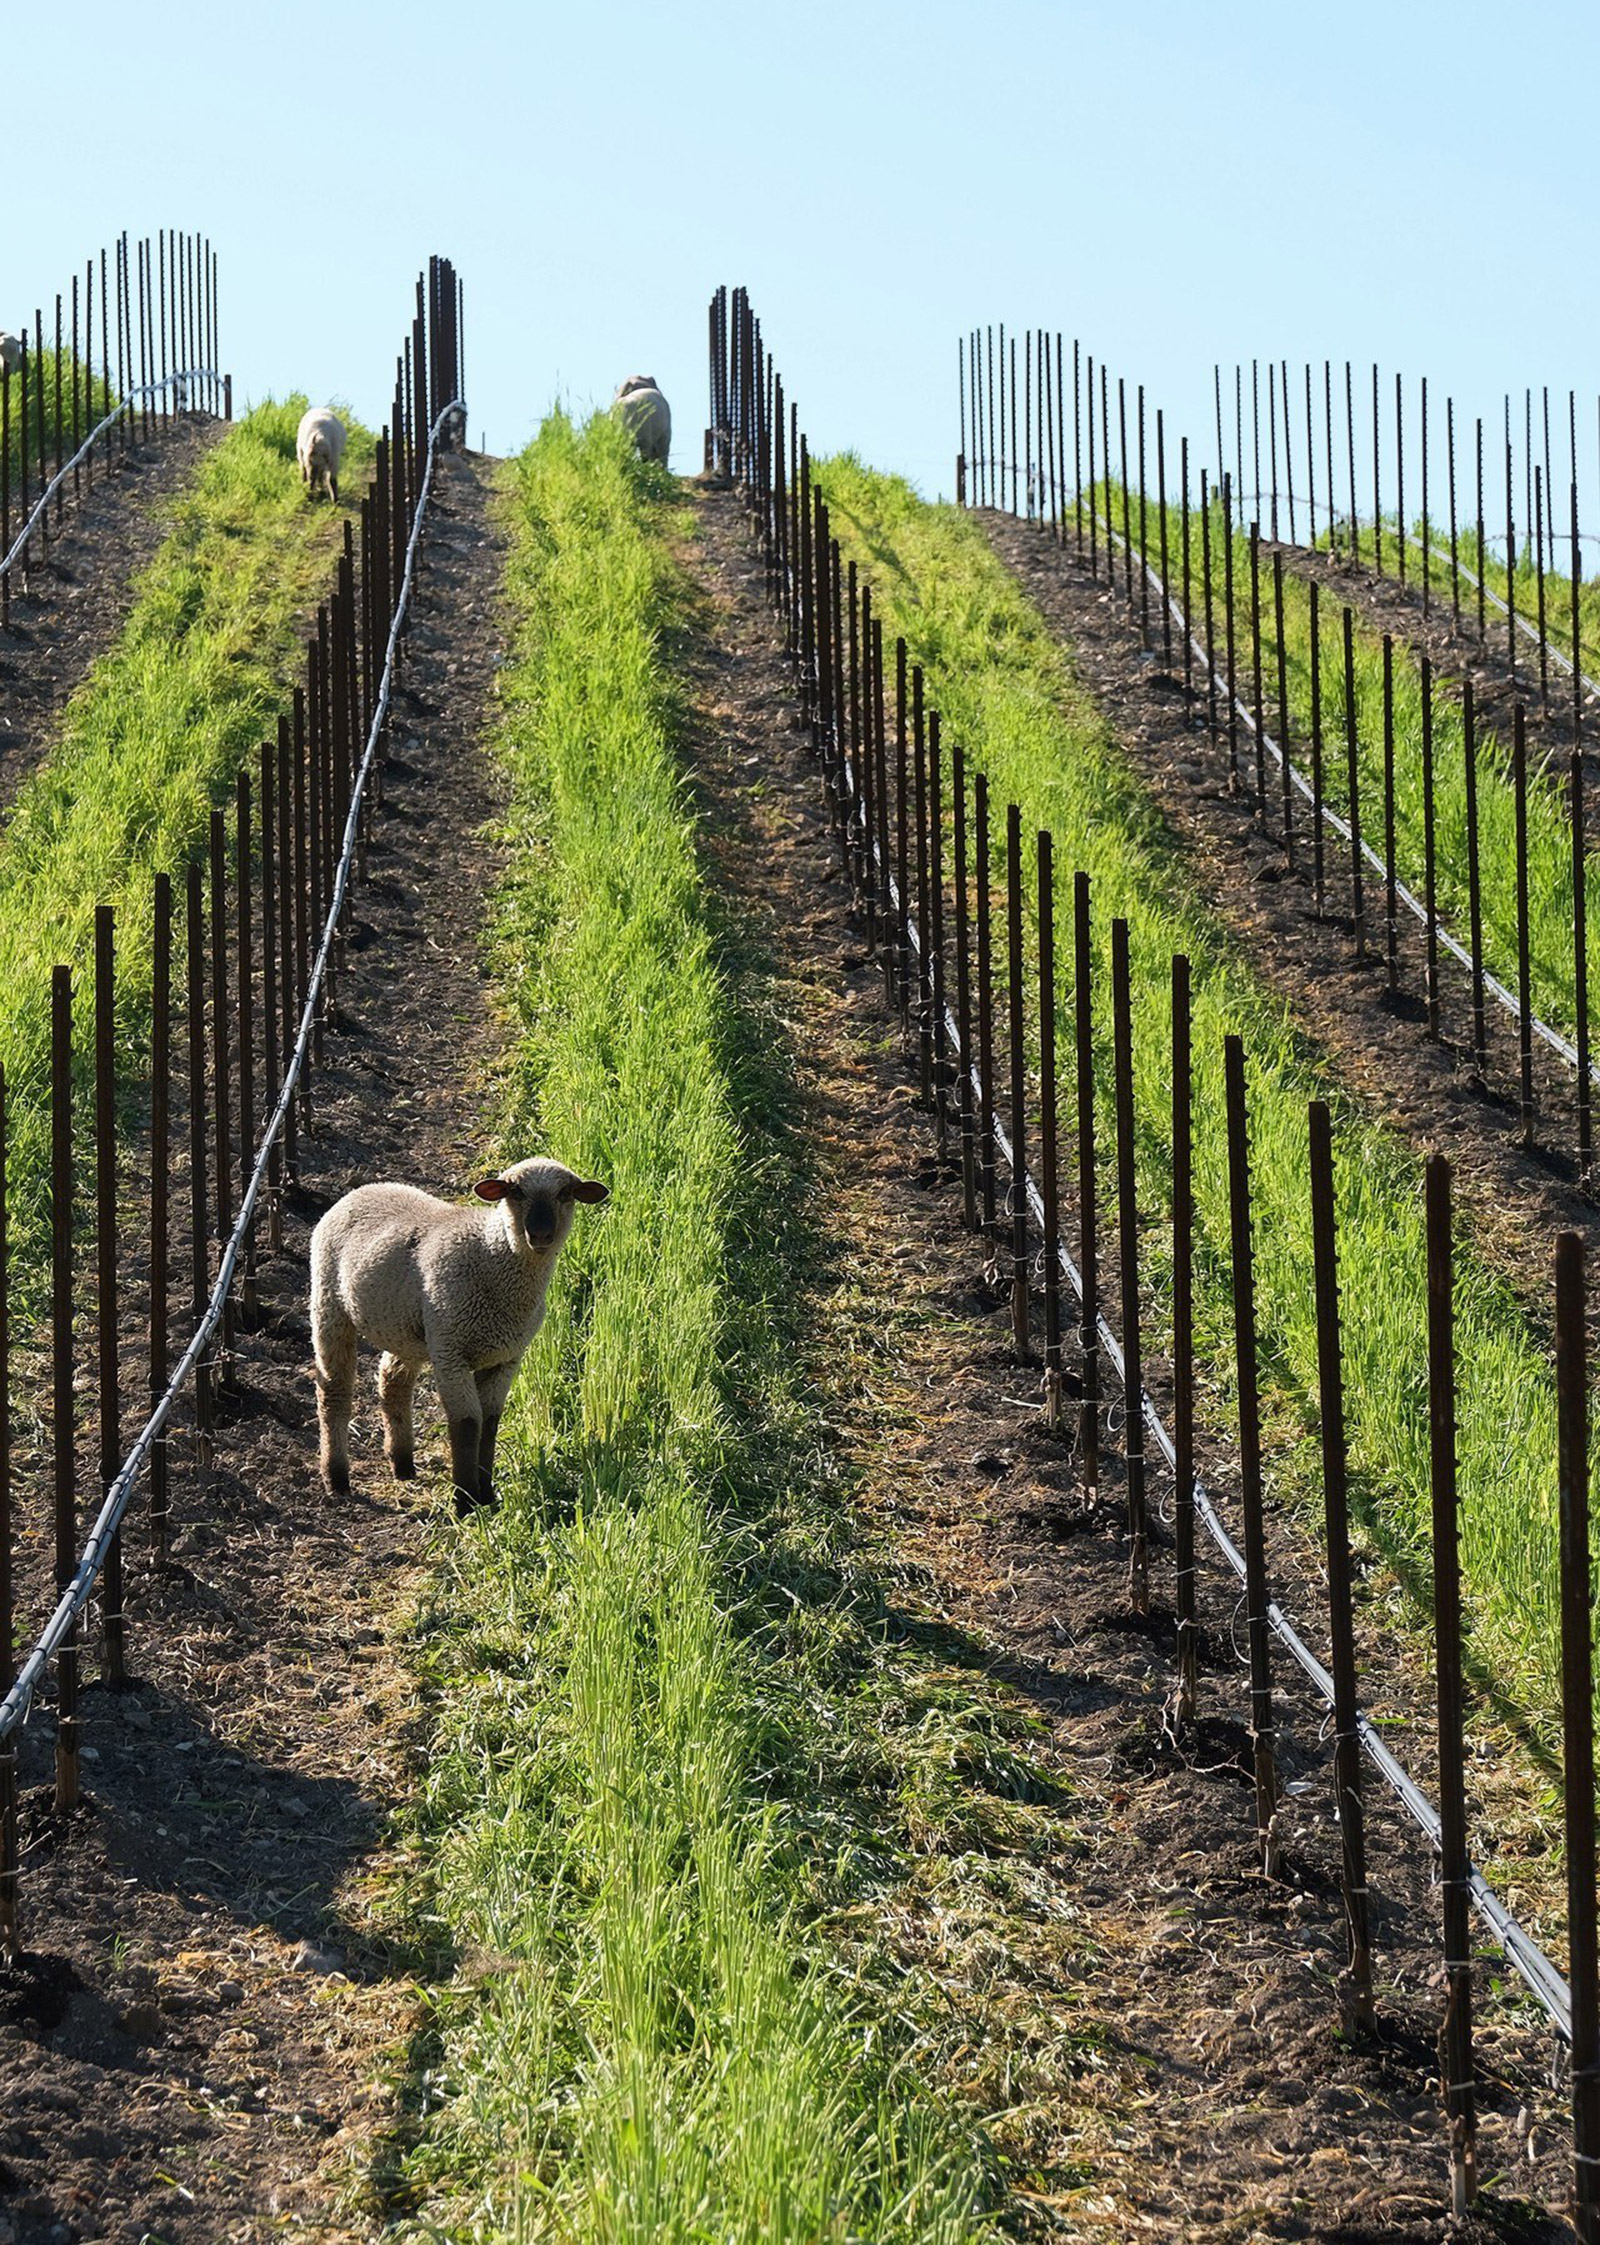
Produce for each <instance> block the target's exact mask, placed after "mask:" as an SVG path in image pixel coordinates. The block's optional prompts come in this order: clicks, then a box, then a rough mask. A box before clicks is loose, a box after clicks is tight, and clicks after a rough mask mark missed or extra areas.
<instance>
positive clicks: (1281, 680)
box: [1272, 547, 1294, 872]
mask: <svg viewBox="0 0 1600 2245" xmlns="http://www.w3.org/2000/svg"><path fill="white" fill-rule="evenodd" d="M1272 632H1273V645H1274V650H1275V654H1276V659H1277V669H1278V746H1279V747H1280V748H1281V749H1282V750H1283V761H1282V763H1281V764H1280V765H1279V767H1278V776H1279V780H1280V782H1281V791H1282V796H1283V854H1284V858H1285V860H1286V862H1287V864H1288V866H1289V870H1290V871H1291V872H1293V870H1294V781H1293V778H1292V775H1291V767H1290V762H1289V655H1288V650H1287V648H1286V647H1285V646H1284V641H1283V552H1282V549H1281V548H1280V547H1274V549H1273V554H1272Z"/></svg>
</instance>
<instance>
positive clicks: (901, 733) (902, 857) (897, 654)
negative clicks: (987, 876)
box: [893, 638, 921, 1036]
mask: <svg viewBox="0 0 1600 2245" xmlns="http://www.w3.org/2000/svg"><path fill="white" fill-rule="evenodd" d="M917 675H918V676H919V678H920V676H921V672H920V671H919V672H918V674H917ZM894 693H895V699H894V876H895V885H896V889H897V892H898V893H897V900H896V903H895V960H894V985H893V987H894V997H895V1002H896V1004H897V1005H898V1007H899V1010H900V1031H901V1035H902V1036H907V1035H909V1033H910V1028H911V898H910V894H909V888H910V878H911V874H910V866H911V859H910V827H909V820H910V815H911V801H910V798H911V789H910V784H909V783H910V773H909V771H908V769H907V759H908V754H909V750H908V744H907V738H906V643H905V641H904V639H900V638H897V639H896V640H895V643H894Z"/></svg>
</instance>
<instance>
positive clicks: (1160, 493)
mask: <svg viewBox="0 0 1600 2245" xmlns="http://www.w3.org/2000/svg"><path fill="white" fill-rule="evenodd" d="M1156 518H1157V521H1158V523H1159V525H1160V531H1161V537H1160V553H1161V660H1162V662H1163V664H1164V665H1165V667H1166V668H1167V669H1168V670H1169V671H1170V670H1171V668H1172V580H1171V576H1170V573H1169V572H1170V569H1171V562H1170V559H1169V556H1168V551H1167V427H1166V417H1165V415H1164V414H1163V413H1162V411H1161V408H1160V407H1159V406H1158V407H1157V408H1156ZM1184 615H1185V620H1186V621H1187V616H1188V609H1187V605H1186V606H1185V610H1184Z"/></svg>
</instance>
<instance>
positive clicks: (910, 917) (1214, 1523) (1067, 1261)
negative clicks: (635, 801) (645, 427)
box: [839, 579, 1572, 2043]
mask: <svg viewBox="0 0 1600 2245" xmlns="http://www.w3.org/2000/svg"><path fill="white" fill-rule="evenodd" d="M1156 581H1157V583H1158V584H1159V579H1157V580H1156ZM1162 590H1163V592H1164V590H1165V588H1164V587H1163V588H1162ZM839 763H840V767H841V771H842V775H843V787H844V792H845V794H846V797H847V800H848V803H849V806H850V813H849V815H850V816H851V818H852V819H855V820H858V821H859V822H860V825H859V829H858V830H860V831H864V832H865V833H866V835H867V838H868V851H869V855H870V858H871V861H872V863H873V864H874V865H875V866H877V868H878V870H879V872H880V874H881V875H882V877H883V878H884V879H885V881H886V884H887V893H888V899H889V902H890V904H891V906H892V907H893V908H894V909H895V911H896V912H898V911H899V910H900V905H901V899H900V888H899V883H898V882H897V881H896V879H895V874H894V868H893V867H892V866H891V865H888V864H886V863H885V862H884V860H883V858H882V857H881V855H880V853H879V850H878V843H877V837H876V835H875V834H873V832H872V822H871V820H870V819H869V818H862V815H861V814H862V810H863V806H862V802H861V798H860V796H859V795H858V793H857V789H856V782H855V774H854V773H853V771H852V770H851V768H850V759H849V757H848V756H844V755H841V756H840V758H839ZM1292 770H1293V767H1292V766H1291V772H1292ZM1343 831H1344V832H1345V833H1346V834H1348V832H1349V829H1348V828H1344V829H1343ZM902 925H903V926H904V927H905V929H906V932H907V935H908V938H909V941H910V946H911V950H912V952H913V954H914V955H915V957H916V959H917V960H918V961H919V963H920V962H921V960H922V959H923V958H924V956H925V946H924V941H923V936H922V931H921V929H920V927H919V926H918V924H917V920H916V916H915V913H914V911H913V910H912V907H911V900H910V899H909V898H908V899H907V900H906V907H905V911H904V916H903V920H902ZM944 1023H945V1034H946V1036H947V1037H948V1038H949V1040H950V1042H949V1050H950V1052H951V1053H952V1054H953V1055H954V1056H955V1058H956V1061H957V1063H958V1066H959V1067H961V1068H964V1069H965V1071H966V1075H967V1081H968V1083H969V1084H970V1085H971V1087H972V1091H973V1096H974V1098H975V1100H976V1101H977V1107H978V1112H980V1113H982V1112H983V1083H982V1076H981V1071H980V1070H979V1068H978V1066H977V1065H976V1063H975V1062H974V1060H973V1058H972V1056H971V1055H970V1054H969V1053H968V1052H966V1051H965V1050H964V1049H963V1046H962V1042H961V1028H960V1023H959V1022H958V1020H957V1018H956V1015H955V1013H954V1011H953V1010H952V1009H951V1007H950V1006H948V1005H946V1006H945V1008H944ZM989 1127H990V1129H991V1130H992V1131H993V1133H994V1139H995V1143H996V1145H997V1146H998V1147H999V1149H1000V1152H1001V1154H1002V1155H1003V1157H1004V1159H1005V1163H1006V1166H1007V1169H1008V1170H1009V1172H1010V1174H1011V1179H1012V1188H1013V1190H1015V1188H1016V1187H1017V1186H1018V1185H1019V1184H1020V1185H1021V1187H1022V1189H1023V1191H1024V1193H1025V1194H1026V1196H1027V1202H1028V1206H1029V1208H1030V1209H1031V1211H1032V1213H1033V1217H1034V1221H1035V1222H1036V1223H1037V1224H1038V1225H1039V1227H1040V1229H1041V1230H1043V1229H1044V1200H1043V1196H1042V1194H1041V1193H1040V1191H1039V1188H1038V1186H1037V1184H1036V1183H1035V1182H1034V1178H1033V1175H1032V1172H1031V1171H1030V1170H1029V1169H1028V1168H1027V1167H1026V1165H1025V1164H1024V1165H1023V1166H1022V1168H1021V1169H1020V1171H1019V1169H1018V1166H1017V1163H1016V1160H1015V1157H1014V1155H1013V1152H1012V1144H1011V1138H1010V1134H1009V1132H1008V1131H1007V1130H1006V1128H1005V1125H1004V1123H1003V1122H1002V1121H1001V1119H1000V1116H999V1115H998V1113H995V1112H992V1111H991V1112H990V1115H989ZM1047 1236H1048V1235H1047ZM1056 1252H1057V1256H1058V1259H1059V1263H1060V1268H1061V1271H1062V1274H1063V1275H1064V1277H1065V1278H1066V1280H1067V1283H1068V1284H1069V1285H1070V1286H1071V1288H1072V1290H1073V1292H1074V1294H1075V1295H1076V1296H1077V1299H1078V1301H1079V1303H1080V1304H1081V1303H1082V1301H1083V1276H1082V1273H1081V1272H1080V1270H1079V1269H1078V1266H1077V1264H1076V1262H1075V1261H1074V1260H1073V1257H1072V1255H1071V1252H1070V1251H1069V1249H1068V1248H1067V1247H1066V1245H1065V1243H1064V1242H1062V1241H1058V1242H1057V1250H1056ZM1095 1329H1096V1331H1097V1333H1098V1335H1099V1337H1100V1340H1101V1342H1102V1344H1103V1346H1104V1348H1105V1351H1106V1354H1107V1356H1108V1357H1109V1358H1110V1361H1111V1364H1112V1367H1113V1369H1114V1370H1115V1372H1116V1375H1117V1378H1118V1379H1119V1381H1121V1382H1122V1383H1123V1388H1124V1394H1125V1395H1126V1381H1127V1373H1126V1361H1127V1360H1126V1358H1125V1357H1124V1355H1123V1351H1122V1345H1121V1343H1120V1342H1119V1341H1118V1339H1117V1336H1116V1334H1115V1333H1114V1332H1113V1331H1112V1329H1111V1326H1110V1324H1109V1322H1108V1321H1107V1318H1106V1315H1105V1312H1104V1311H1103V1310H1100V1309H1098V1308H1097V1310H1096V1315H1095ZM1139 1406H1140V1412H1141V1416H1142V1417H1143V1420H1144V1423H1145V1425H1146V1426H1147V1427H1148V1429H1149V1431H1150V1433H1151V1435H1152V1437H1153V1438H1154V1440H1155V1443H1156V1445H1157V1447H1158V1449H1159V1450H1160V1452H1161V1455H1162V1456H1163V1458H1165V1460H1166V1462H1167V1466H1168V1469H1169V1470H1175V1469H1176V1466H1177V1462H1178V1453H1177V1449H1176V1446H1175V1444H1174V1442H1173V1440H1172V1437H1171V1435H1170V1434H1169V1433H1168V1432H1167V1429H1166V1427H1165V1425H1164V1424H1163V1422H1162V1419H1161V1414H1160V1412H1159V1411H1158V1410H1157V1408H1156V1404H1155V1401H1154V1399H1153V1398H1152V1396H1151V1394H1150V1391H1149V1390H1148V1388H1145V1387H1143V1386H1141V1388H1140V1390H1139ZM1192 1487H1193V1491H1194V1508H1195V1513H1196V1516H1197V1517H1198V1519H1199V1520H1200V1521H1201V1523H1202V1525H1203V1526H1204V1528H1205V1530H1206V1533H1207V1534H1208V1535H1209V1536H1210V1538H1211V1540H1212V1542H1213V1543H1214V1544H1215V1546H1216V1548H1217V1550H1218V1551H1219V1552H1220V1553H1221V1555H1222V1557H1223V1558H1224V1560H1226V1562H1227V1564H1228V1565H1229V1566H1230V1567H1231V1568H1232V1570H1233V1572H1234V1574H1235V1575H1236V1576H1237V1577H1238V1579H1239V1581H1240V1582H1241V1583H1242V1582H1243V1581H1244V1580H1245V1561H1244V1554H1243V1553H1242V1552H1241V1551H1240V1549H1239V1547H1238V1545H1237V1544H1236V1543H1235V1542H1234V1540H1233V1538H1232V1536H1231V1535H1230V1534H1229V1533H1228V1530H1227V1528H1226V1527H1225V1526H1224V1525H1223V1522H1222V1520H1221V1519H1220V1517H1219V1516H1218V1513H1217V1510H1216V1507H1215V1505H1214V1504H1213V1503H1212V1500H1211V1497H1210V1495H1209V1493H1208V1492H1207V1490H1206V1487H1205V1484H1204V1483H1203V1482H1202V1480H1201V1479H1200V1477H1199V1475H1198V1474H1197V1475H1196V1476H1195V1478H1194V1481H1193V1483H1192ZM1267 1622H1268V1625H1269V1627H1270V1628H1271V1629H1272V1631H1273V1633H1274V1634H1275V1635H1276V1637H1277V1638H1278V1640H1279V1642H1280V1643H1281V1644H1282V1646H1283V1647H1284V1650H1285V1651H1286V1652H1287V1653H1288V1654H1289V1656H1290V1658H1291V1659H1292V1660H1293V1661H1294V1662H1295V1664H1296V1666H1297V1667H1298V1668H1299V1669H1300V1670H1301V1671H1302V1673H1303V1674H1304V1675H1305V1676H1306V1678H1307V1679H1308V1681H1309V1682H1310V1684H1311V1685H1312V1688H1313V1689H1314V1690H1315V1692H1316V1693H1317V1696H1318V1698H1319V1699H1320V1700H1321V1701H1322V1703H1323V1705H1324V1707H1325V1708H1326V1709H1327V1710H1328V1711H1329V1712H1332V1711H1333V1709H1334V1689H1333V1678H1332V1676H1331V1675H1330V1674H1329V1672H1328V1670H1327V1669H1326V1668H1325V1667H1324V1666H1323V1664H1322V1662H1321V1661H1320V1660H1318V1658H1317V1656H1316V1654H1315V1653H1314V1652H1312V1650H1311V1648H1310V1646H1309V1645H1308V1644H1307V1643H1306V1641H1305V1639H1304V1638H1303V1637H1302V1636H1301V1635H1300V1632H1299V1631H1298V1629H1297V1628H1296V1627H1295V1625H1294V1623H1293V1622H1292V1621H1290V1619H1289V1617H1288V1616H1287V1614H1285V1613H1284V1611H1283V1609H1282V1607H1281V1606H1280V1605H1279V1604H1278V1602H1277V1600H1276V1599H1269V1601H1268V1605H1267ZM1356 1729H1357V1734H1358V1736H1359V1738H1360V1741H1361V1744H1362V1747H1363V1748H1364V1749H1365V1751H1366V1754H1367V1756H1368V1759H1369V1760H1370V1761H1371V1763H1372V1765H1373V1767H1374V1768H1375V1769H1376V1770H1377V1771H1378V1773H1379V1775H1380V1776H1381V1777H1382V1778H1383V1779H1384V1781H1385V1783H1386V1784H1387V1785H1388V1786H1389V1787H1390V1789H1391V1790H1392V1792H1393V1793H1394V1795H1395V1797H1396V1799H1397V1800H1398V1801H1399V1802H1400V1804H1401V1806H1402V1807H1403V1808H1404V1809H1405V1811H1406V1813H1407V1814H1408V1815H1409V1816H1410V1817H1411V1819H1412V1821H1413V1823H1415V1824H1416V1826H1417V1827H1418V1829H1419V1830H1420V1831H1421V1832H1422V1833H1423V1835H1424V1836H1425V1838H1426V1839H1427V1841H1428V1843H1429V1845H1430V1846H1431V1847H1432V1848H1434V1849H1435V1851H1437V1850H1438V1848H1439V1845H1440V1822H1439V1813H1438V1811H1437V1810H1436V1809H1435V1808H1434V1806H1433V1804H1432V1803H1431V1802H1430V1801H1429V1799H1428V1797H1427V1795H1426V1794H1425V1793H1424V1792H1423V1791H1422V1789H1421V1787H1420V1786H1419V1785H1418V1784H1417V1783H1416V1781H1415V1780H1414V1779H1413V1778H1412V1777H1411V1775H1410V1774H1409V1772H1408V1771H1407V1770H1406V1769H1405V1767H1404V1765H1403V1764H1402V1763H1400V1762H1399V1761H1397V1760H1396V1758H1395V1756H1394V1755H1393V1754H1392V1753H1391V1752H1390V1750H1389V1748H1388V1747H1387V1746H1386V1745H1385V1744H1384V1742H1383V1740H1382V1739H1381V1738H1380V1737H1379V1735H1378V1732H1377V1730H1376V1729H1375V1728H1374V1726H1373V1725H1372V1723H1371V1722H1370V1721H1369V1720H1368V1718H1367V1717H1366V1716H1365V1715H1364V1714H1362V1713H1361V1712H1360V1710H1359V1709H1358V1710H1357V1714H1356ZM1468 1887H1469V1892H1470V1894H1471V1898H1472V1902H1473V1904H1474V1906H1475V1907H1476V1909H1477V1911H1478V1914H1479V1916H1480V1917H1481V1918H1482V1919H1483V1921H1484V1923H1485V1924H1486V1925H1487V1926H1488V1927H1489V1929H1490V1931H1491V1933H1492V1934H1493V1935H1494V1938H1495V1939H1496V1941H1497V1942H1498V1943H1499V1945H1500V1947H1501V1948H1502V1949H1503V1950H1504V1952H1505V1955H1506V1958H1507V1961H1508V1962H1509V1963H1510V1965H1511V1966H1512V1969H1513V1970H1514V1971H1515V1972H1516V1973H1517V1975H1518V1977H1519V1978H1520V1979H1521V1980H1522V1981H1523V1983H1524V1985H1525V1986H1526V1987H1527V1989H1528V1990H1529V1992H1530V1994H1531V1995H1532V1996H1533V1997H1534V1998H1535V2000H1536V2001H1537V2002H1538V2003H1539V2004H1540V2005H1541V2006H1542V2008H1543V2009H1544V2011H1545V2013H1546V2014H1547V2016H1548V2017H1549V2019H1550V2021H1551V2024H1552V2025H1553V2026H1554V2028H1555V2030H1556V2032H1557V2034H1559V2035H1560V2036H1561V2037H1562V2039H1563V2040H1564V2041H1566V2042H1569V2043H1570V2042H1571V2040H1572V1993H1571V1990H1570V1988H1569V1987H1568V1984H1567V1982H1566V1980H1565V1979H1564V1978H1563V1977H1562V1975H1561V1974H1560V1973H1559V1972H1558V1971H1557V1970H1556V1967H1555V1966H1554V1965H1553V1964H1552V1963H1551V1961H1550V1959H1549V1958H1548V1957H1547V1956H1546V1955H1545V1953H1544V1951H1543V1950H1542V1949H1541V1948H1540V1946H1539V1944H1538V1942H1537V1941H1535V1939H1534V1938H1533V1936H1532V1934H1531V1933H1529V1932H1528V1930H1527V1928H1526V1927H1525V1926H1523V1925H1522V1924H1521V1923H1520V1922H1519V1920H1518V1919H1517V1918H1516V1917H1515V1916H1514V1915H1513V1913H1512V1912H1511V1911H1510V1910H1509V1909H1508V1908H1507V1906H1506V1905H1505V1903H1503V1902H1502V1901H1501V1900H1500V1897H1499V1896H1498V1895H1497V1894H1496V1893H1495V1891H1494V1889H1493V1888H1492V1887H1491V1886H1490V1884H1489V1882H1488V1880H1487V1879H1486V1878H1485V1877H1484V1875H1483V1873H1482V1872H1481V1871H1480V1870H1479V1869H1478V1868H1477V1866H1476V1865H1475V1864H1473V1865H1470V1866H1469V1873H1468Z"/></svg>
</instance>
